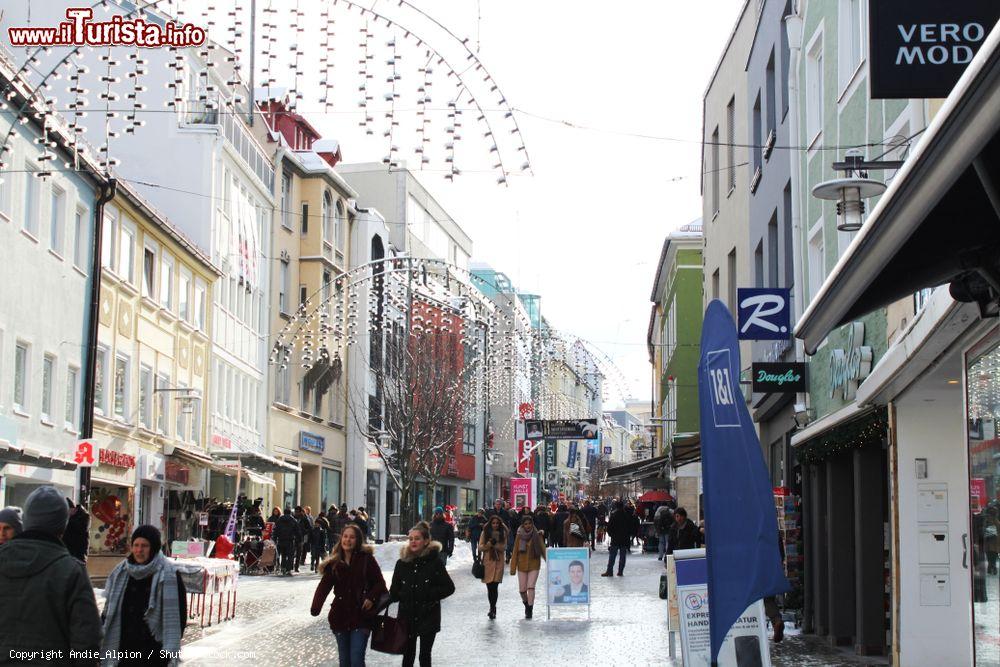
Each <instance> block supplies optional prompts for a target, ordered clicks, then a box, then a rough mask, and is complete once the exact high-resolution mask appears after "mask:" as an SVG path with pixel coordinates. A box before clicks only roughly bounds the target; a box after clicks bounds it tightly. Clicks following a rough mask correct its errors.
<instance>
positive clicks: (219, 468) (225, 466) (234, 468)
mask: <svg viewBox="0 0 1000 667" xmlns="http://www.w3.org/2000/svg"><path fill="white" fill-rule="evenodd" d="M212 470H214V471H216V472H220V473H222V474H223V475H229V476H230V477H236V476H237V475H239V474H241V475H243V477H244V478H245V479H249V480H250V481H251V482H254V483H256V484H263V485H265V486H277V485H276V484H275V483H274V478H272V477H268V476H267V475H264V474H261V473H259V472H256V471H254V470H251V469H250V468H240V463H239V461H216V462H215V463H213V464H212Z"/></svg>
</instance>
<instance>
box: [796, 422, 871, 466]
mask: <svg viewBox="0 0 1000 667" xmlns="http://www.w3.org/2000/svg"><path fill="white" fill-rule="evenodd" d="M888 427H889V413H888V410H886V409H885V408H879V409H877V410H876V411H875V412H874V413H873V414H871V415H868V416H866V417H863V418H861V419H856V420H854V421H850V422H847V423H846V424H841V425H839V426H835V427H833V428H831V429H830V430H829V431H827V432H825V433H823V434H822V435H819V436H816V437H815V438H813V439H812V440H809V441H808V442H806V443H805V444H804V445H802V446H800V447H799V448H798V450H797V451H796V456H797V458H798V460H799V462H800V463H802V464H804V465H812V464H816V463H822V462H823V461H826V460H827V459H829V458H832V457H834V456H840V455H841V454H846V453H848V452H851V451H853V450H855V449H862V448H864V447H871V446H875V445H878V446H881V445H882V441H883V440H884V439H885V437H886V434H887V432H888Z"/></svg>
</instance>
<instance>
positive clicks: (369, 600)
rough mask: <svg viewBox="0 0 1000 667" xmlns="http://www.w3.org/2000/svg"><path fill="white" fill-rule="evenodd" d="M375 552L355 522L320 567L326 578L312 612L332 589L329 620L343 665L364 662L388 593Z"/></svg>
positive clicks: (346, 528)
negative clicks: (375, 620)
mask: <svg viewBox="0 0 1000 667" xmlns="http://www.w3.org/2000/svg"><path fill="white" fill-rule="evenodd" d="M318 521H319V520H318V519H317V522H318ZM324 521H326V519H324ZM374 554H375V549H374V548H372V547H370V546H368V545H366V544H365V543H364V537H363V535H362V534H361V529H360V528H358V527H357V526H355V525H353V524H352V525H348V526H346V527H345V528H344V532H343V533H341V534H340V542H339V543H338V544H337V545H336V546H335V547H333V553H331V554H330V557H329V558H327V559H326V560H324V561H323V562H322V563H320V566H319V572H320V574H321V575H323V578H322V579H320V582H319V585H318V586H317V587H316V593H315V594H314V595H313V601H312V607H311V609H310V613H312V615H313V616H319V612H320V611H321V610H322V609H323V603H324V602H325V601H326V597H327V596H328V595H329V594H330V591H331V590H332V591H333V604H331V605H330V614H329V616H328V617H327V619H328V621H329V623H330V629H331V630H333V634H334V636H335V637H336V638H337V655H338V657H339V658H340V667H357V666H358V665H364V664H365V649H366V648H367V647H368V636H369V635H370V634H371V617H372V616H374V615H375V614H377V613H378V612H379V610H378V609H377V608H376V605H377V604H378V602H379V600H380V598H381V597H382V594H383V593H385V592H386V588H385V579H383V578H382V570H381V568H380V567H379V565H378V561H376V560H375V555H374Z"/></svg>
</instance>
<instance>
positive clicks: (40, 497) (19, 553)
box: [0, 486, 101, 666]
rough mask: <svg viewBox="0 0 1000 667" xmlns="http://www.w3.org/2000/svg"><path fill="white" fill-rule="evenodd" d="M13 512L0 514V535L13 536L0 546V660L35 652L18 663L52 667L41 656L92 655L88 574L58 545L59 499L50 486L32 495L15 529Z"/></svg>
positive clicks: (97, 624) (64, 517)
mask: <svg viewBox="0 0 1000 667" xmlns="http://www.w3.org/2000/svg"><path fill="white" fill-rule="evenodd" d="M12 509H13V508H10V507H8V508H6V509H4V510H3V512H0V516H2V517H3V518H0V522H2V523H3V524H5V525H6V526H7V527H8V528H7V529H5V530H2V531H0V534H4V533H6V534H10V533H15V532H16V534H14V535H12V536H11V537H10V539H8V540H7V541H6V542H4V543H3V546H0V628H2V630H0V661H6V660H8V659H10V658H11V654H12V652H14V651H29V652H35V651H37V652H38V657H37V658H35V659H30V660H26V661H24V662H22V663H19V664H31V665H41V664H52V662H51V661H46V660H44V655H45V652H46V651H62V653H63V655H64V656H66V657H67V658H68V656H69V652H70V650H73V651H80V652H84V651H89V652H94V653H95V654H96V651H98V650H99V649H100V647H101V617H100V614H98V611H97V600H96V598H95V597H94V589H93V588H92V587H91V585H90V578H89V577H88V576H87V570H86V569H84V567H83V565H81V564H80V561H78V560H76V559H75V558H73V557H72V556H71V555H70V554H69V551H67V550H66V547H65V546H64V545H63V543H62V542H61V541H60V538H61V536H62V534H63V531H64V530H66V523H67V521H68V520H69V508H68V507H67V506H66V501H65V500H64V498H63V496H62V494H60V493H59V492H58V491H56V489H55V488H54V487H51V486H42V487H39V488H37V489H35V490H34V491H32V492H31V495H29V496H28V498H27V500H26V501H25V503H24V515H23V517H22V518H21V519H20V526H18V525H16V521H15V517H13V516H11V514H15V513H14V512H9V510H12ZM5 519H6V520H5ZM20 528H23V530H20ZM64 664H76V665H88V666H93V665H97V664H98V661H97V660H94V659H90V660H76V661H69V660H67V661H66V662H65V663H64Z"/></svg>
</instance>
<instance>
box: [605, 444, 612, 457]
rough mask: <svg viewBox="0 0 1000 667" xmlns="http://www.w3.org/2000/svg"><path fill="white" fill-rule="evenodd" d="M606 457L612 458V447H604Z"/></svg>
mask: <svg viewBox="0 0 1000 667" xmlns="http://www.w3.org/2000/svg"><path fill="white" fill-rule="evenodd" d="M604 455H605V456H611V445H604Z"/></svg>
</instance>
